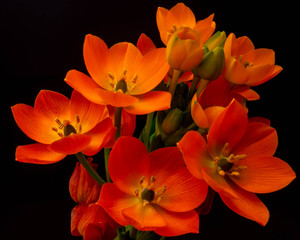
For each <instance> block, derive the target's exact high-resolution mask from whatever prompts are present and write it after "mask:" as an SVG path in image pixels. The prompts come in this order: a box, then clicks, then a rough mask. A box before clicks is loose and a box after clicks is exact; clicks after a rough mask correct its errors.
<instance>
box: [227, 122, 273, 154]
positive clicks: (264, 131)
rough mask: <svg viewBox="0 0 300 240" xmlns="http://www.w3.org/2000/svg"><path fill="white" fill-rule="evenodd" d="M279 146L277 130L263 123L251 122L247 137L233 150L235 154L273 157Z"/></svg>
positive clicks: (246, 133)
mask: <svg viewBox="0 0 300 240" xmlns="http://www.w3.org/2000/svg"><path fill="white" fill-rule="evenodd" d="M277 145H278V137H277V133H276V130H275V129H274V128H272V127H270V126H269V125H267V124H265V123H262V122H251V123H249V124H248V126H247V130H246V132H245V135H244V136H243V138H242V139H241V140H240V142H239V143H238V144H237V145H236V147H235V148H234V149H233V150H232V152H233V153H235V154H246V155H247V157H250V156H255V155H265V156H273V155H274V153H275V151H276V148H277Z"/></svg>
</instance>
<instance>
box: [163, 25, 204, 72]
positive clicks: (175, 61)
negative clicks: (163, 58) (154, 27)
mask: <svg viewBox="0 0 300 240" xmlns="http://www.w3.org/2000/svg"><path fill="white" fill-rule="evenodd" d="M166 55H167V61H168V63H169V65H170V66H171V68H173V69H177V70H180V71H184V72H186V71H191V70H192V69H194V68H195V67H196V66H198V65H199V64H200V62H201V60H202V57H203V46H202V41H201V36H200V33H199V32H198V31H194V30H192V29H191V28H188V27H181V28H180V29H178V30H177V31H176V32H175V33H174V34H173V36H172V37H171V38H170V40H169V42H168V44H167V49H166Z"/></svg>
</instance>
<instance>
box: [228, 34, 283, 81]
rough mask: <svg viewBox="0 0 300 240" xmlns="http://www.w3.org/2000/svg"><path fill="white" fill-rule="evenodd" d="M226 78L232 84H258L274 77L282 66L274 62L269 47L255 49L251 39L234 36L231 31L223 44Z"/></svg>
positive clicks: (272, 53) (273, 56)
mask: <svg viewBox="0 0 300 240" xmlns="http://www.w3.org/2000/svg"><path fill="white" fill-rule="evenodd" d="M224 53H225V61H226V63H225V69H224V74H225V77H226V79H227V80H228V81H229V82H231V83H234V84H245V85H248V86H257V85H260V84H262V83H264V82H266V81H268V80H270V79H271V78H273V77H275V76H276V75H277V74H278V73H280V72H281V71H282V67H280V66H278V65H274V64H275V53H274V51H273V50H271V49H267V48H259V49H255V48H254V45H253V43H252V41H251V40H250V39H249V38H248V37H246V36H244V37H239V38H236V37H235V35H234V34H233V33H231V34H230V35H229V36H228V38H227V39H226V42H225V45H224Z"/></svg>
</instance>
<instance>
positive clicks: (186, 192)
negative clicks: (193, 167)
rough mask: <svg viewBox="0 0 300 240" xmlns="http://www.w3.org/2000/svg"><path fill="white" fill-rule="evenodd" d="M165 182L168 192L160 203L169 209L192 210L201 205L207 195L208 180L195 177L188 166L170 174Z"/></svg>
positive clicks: (178, 210) (177, 210) (176, 210)
mask: <svg viewBox="0 0 300 240" xmlns="http://www.w3.org/2000/svg"><path fill="white" fill-rule="evenodd" d="M164 184H165V186H166V192H165V193H164V194H163V195H162V196H163V199H162V200H161V202H159V203H158V204H159V205H160V206H161V207H163V208H165V209H167V210H169V211H173V212H187V211H191V210H193V209H195V208H196V207H198V206H200V204H201V203H202V202H204V200H205V198H206V195H207V189H208V186H207V184H206V182H205V181H204V180H199V179H197V178H195V177H193V176H192V175H191V174H190V172H189V171H188V170H187V168H186V167H183V168H181V169H178V170H177V171H176V172H175V173H173V174H172V175H170V176H169V177H168V178H167V179H166V180H165V181H164Z"/></svg>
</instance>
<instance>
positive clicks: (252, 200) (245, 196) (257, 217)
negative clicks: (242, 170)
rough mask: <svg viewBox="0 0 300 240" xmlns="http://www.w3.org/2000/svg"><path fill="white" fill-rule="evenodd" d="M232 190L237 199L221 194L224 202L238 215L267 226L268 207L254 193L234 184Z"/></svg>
mask: <svg viewBox="0 0 300 240" xmlns="http://www.w3.org/2000/svg"><path fill="white" fill-rule="evenodd" d="M232 188H233V190H234V191H235V193H236V195H237V198H232V197H228V196H225V195H223V194H220V197H221V198H222V200H223V202H224V203H225V204H226V205H227V206H228V207H229V208H230V209H231V210H232V211H234V212H236V213H237V214H239V215H241V216H243V217H245V218H248V219H251V220H253V221H256V222H258V223H259V224H260V225H263V226H265V225H266V224H267V222H268V220H269V216H270V214H269V211H268V209H267V207H266V206H265V205H264V204H263V203H262V202H261V201H260V200H259V198H258V197H257V196H256V195H255V194H254V193H250V192H247V191H245V190H243V189H241V188H239V187H238V186H235V185H234V184H232Z"/></svg>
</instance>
